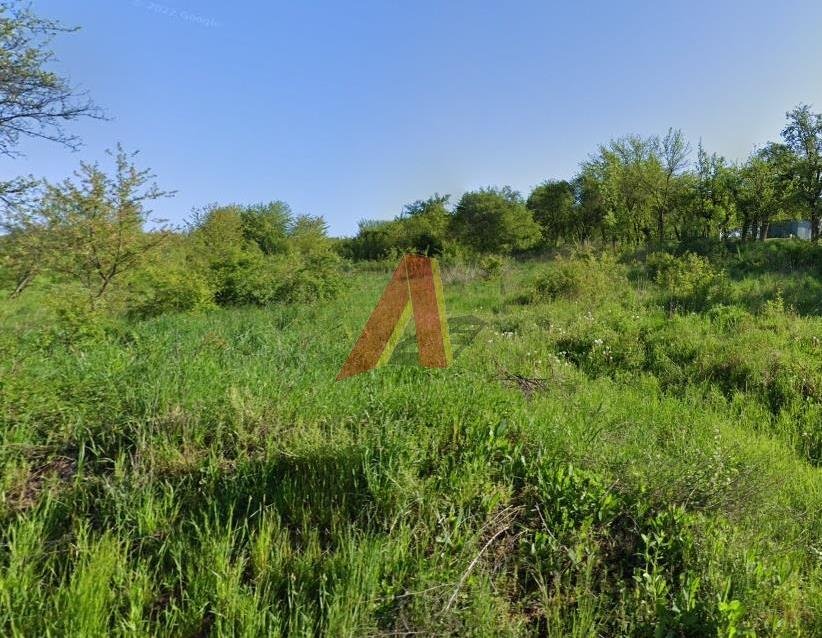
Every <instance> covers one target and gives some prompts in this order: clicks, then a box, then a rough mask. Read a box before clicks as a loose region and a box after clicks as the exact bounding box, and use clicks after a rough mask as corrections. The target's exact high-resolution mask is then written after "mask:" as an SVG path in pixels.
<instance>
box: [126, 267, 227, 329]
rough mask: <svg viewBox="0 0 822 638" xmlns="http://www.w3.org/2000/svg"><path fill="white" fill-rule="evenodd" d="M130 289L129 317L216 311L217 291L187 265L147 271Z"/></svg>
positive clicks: (137, 278) (139, 275) (144, 271)
mask: <svg viewBox="0 0 822 638" xmlns="http://www.w3.org/2000/svg"><path fill="white" fill-rule="evenodd" d="M129 288H130V292H129V299H128V300H127V302H126V304H127V314H129V315H130V316H132V317H135V318H140V319H146V318H149V317H156V316H158V315H162V314H166V313H170V312H186V311H191V310H207V309H209V308H212V307H214V292H215V291H214V288H213V287H212V286H211V284H210V283H209V281H208V279H207V278H206V277H205V275H204V274H203V273H201V272H199V271H197V270H195V269H192V268H190V267H186V266H185V264H179V263H169V264H167V265H166V266H165V267H163V266H160V265H157V266H154V267H152V268H148V269H145V270H143V271H141V272H139V273H138V274H137V275H136V276H135V278H134V280H133V281H132V282H131V283H130V286H129Z"/></svg>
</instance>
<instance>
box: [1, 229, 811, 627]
mask: <svg viewBox="0 0 822 638" xmlns="http://www.w3.org/2000/svg"><path fill="white" fill-rule="evenodd" d="M821 257H822V252H820V249H819V248H815V247H813V246H812V245H810V244H806V243H802V242H792V241H771V242H760V243H759V244H756V245H736V244H730V245H727V246H726V245H719V244H709V243H706V244H703V245H701V246H698V247H691V248H690V252H688V251H686V250H685V248H682V247H677V246H674V247H670V248H669V250H667V251H657V252H653V251H650V250H648V251H640V252H637V251H635V250H632V251H630V252H612V251H601V250H593V249H584V248H583V249H578V250H570V249H568V250H565V251H563V252H562V253H559V252H557V253H554V254H551V255H546V256H543V257H541V258H532V259H529V260H526V261H520V262H514V261H511V260H507V259H497V260H486V261H485V263H483V264H482V265H471V264H457V265H448V264H444V265H443V269H442V270H443V279H444V290H445V296H446V307H447V311H448V320H449V325H450V326H451V338H452V342H453V345H454V351H455V353H456V357H455V360H454V363H453V365H452V367H450V368H448V369H445V370H429V369H423V368H420V367H418V366H416V365H414V361H413V359H414V356H415V347H414V342H413V323H412V325H411V326H410V327H409V332H408V334H407V335H406V339H405V340H404V341H403V342H401V344H400V346H399V347H398V349H397V351H396V352H395V354H394V357H393V359H392V362H391V364H390V365H388V366H386V367H384V368H381V369H379V370H375V371H371V372H368V373H365V374H362V375H359V376H357V377H354V378H352V379H349V380H346V381H344V382H335V381H334V377H335V375H336V373H337V371H338V370H339V368H340V366H341V365H342V362H343V361H344V360H345V357H346V356H347V354H348V351H349V350H350V348H351V346H352V345H353V343H354V340H355V339H356V337H357V336H358V334H359V332H360V330H361V328H362V326H363V324H364V322H365V320H366V319H367V317H368V315H369V314H370V312H371V310H372V308H373V306H374V304H375V302H376V300H377V299H378V298H379V295H380V293H381V291H382V288H383V286H384V285H385V284H386V282H387V281H388V278H389V277H390V272H391V270H392V269H393V266H394V263H393V262H390V261H386V262H378V263H371V264H360V265H356V266H350V265H349V266H347V268H348V272H347V273H346V275H345V276H344V277H343V282H344V284H343V288H342V292H341V293H340V294H339V296H338V297H337V298H336V299H333V300H325V301H320V302H315V303H307V304H301V303H291V304H275V305H272V306H269V307H267V308H253V307H237V308H219V309H213V308H212V309H204V310H200V311H198V310H196V309H195V310H192V311H189V312H185V313H177V314H174V313H171V314H163V315H161V316H158V317H155V318H149V319H137V318H131V319H127V318H123V319H117V320H109V321H107V322H105V323H103V324H100V325H97V324H87V323H83V322H79V321H78V320H76V317H72V316H70V315H69V316H67V315H65V314H59V313H56V312H54V311H53V310H50V305H49V303H48V302H49V298H50V296H51V292H50V287H49V284H48V282H42V283H40V284H38V285H36V286H34V287H32V289H30V290H29V291H27V293H26V295H24V296H21V297H20V299H16V300H11V301H4V302H3V303H2V305H1V306H0V320H2V330H1V331H0V339H2V341H1V342H0V352H1V353H2V356H1V357H0V420H2V427H1V428H0V436H1V437H2V441H1V442H0V477H1V479H0V480H2V526H0V529H2V531H1V532H0V534H2V547H0V633H2V634H3V635H10V636H14V635H16V636H47V635H74V636H104V635H115V636H117V635H119V636H202V635H206V634H213V635H236V636H261V635H269V636H278V635H282V636H285V635H288V636H313V635H328V636H417V635H425V636H429V635H438V636H439V635H452V636H617V635H630V636H723V637H727V638H731V637H733V636H753V635H775V636H815V635H820V634H822V489H821V488H822V475H821V474H820V469H819V466H820V463H822V319H820V312H822V295H820V288H821V287H822V286H821V285H820V263H822V260H821V259H820V258H821Z"/></svg>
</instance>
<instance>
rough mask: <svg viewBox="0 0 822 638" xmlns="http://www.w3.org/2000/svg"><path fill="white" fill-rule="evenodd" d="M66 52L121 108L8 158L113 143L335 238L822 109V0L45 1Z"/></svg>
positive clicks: (181, 203)
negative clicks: (635, 139) (364, 223)
mask: <svg viewBox="0 0 822 638" xmlns="http://www.w3.org/2000/svg"><path fill="white" fill-rule="evenodd" d="M34 7H35V9H36V10H37V11H38V12H39V13H41V14H43V15H47V16H50V17H56V18H59V19H61V20H62V21H64V22H65V23H67V24H72V25H78V26H81V27H82V30H81V31H80V32H79V33H76V34H72V35H65V36H62V37H60V38H59V39H58V40H57V41H56V42H55V43H54V48H55V50H56V51H57V54H58V56H59V63H58V64H57V68H58V69H59V70H61V71H63V72H65V73H67V74H69V75H70V76H71V78H72V81H73V82H75V83H76V84H79V85H81V86H82V87H84V88H85V89H87V90H88V91H89V92H90V94H91V95H92V97H93V98H94V99H95V101H96V102H97V103H98V104H99V105H100V106H102V107H103V108H104V109H106V111H107V112H108V113H109V114H110V115H111V116H112V118H113V119H112V120H111V121H108V122H99V121H86V122H81V123H79V124H76V125H74V126H72V131H73V132H76V133H78V134H79V135H80V136H81V137H82V138H83V140H84V142H85V146H84V148H83V149H82V150H81V151H79V152H76V153H71V152H69V151H66V150H64V149H62V148H60V147H57V146H54V145H49V144H47V143H42V142H31V143H26V144H24V145H23V147H22V150H23V151H24V152H25V153H26V155H27V156H26V157H25V158H23V159H18V160H14V161H9V160H5V159H4V160H2V161H0V171H2V173H3V174H4V175H9V174H23V173H34V174H36V175H38V176H45V177H47V178H49V179H52V180H57V179H62V178H63V177H66V176H68V175H70V174H71V172H72V170H74V168H76V166H77V164H78V163H79V161H80V160H95V159H101V160H102V159H104V157H105V156H104V150H105V149H106V148H110V147H112V146H114V145H115V144H116V143H117V142H118V141H119V142H122V143H123V144H124V145H125V146H126V148H128V149H139V150H140V158H141V162H142V163H143V164H144V165H147V166H150V167H151V168H152V169H153V170H154V171H155V172H156V173H157V176H158V183H159V184H160V185H161V186H163V187H165V188H169V189H176V190H177V191H178V193H177V195H176V197H175V198H174V199H171V200H166V201H163V202H160V203H159V204H158V206H157V207H156V213H157V214H159V215H160V216H161V217H164V218H167V219H169V220H171V221H173V222H179V221H181V220H182V219H183V218H185V217H186V216H187V215H188V214H189V212H190V211H191V209H192V208H193V207H196V206H202V205H205V204H208V203H210V202H221V203H231V202H241V203H252V202H257V201H264V200H270V199H282V200H285V201H287V202H289V203H290V204H291V206H292V208H293V209H294V210H295V211H296V212H299V213H302V212H306V213H311V214H320V215H323V216H324V217H325V218H326V220H327V221H328V222H329V224H330V227H331V231H332V233H334V234H337V235H345V234H352V233H353V232H355V230H356V223H357V221H358V220H359V219H361V218H364V217H367V218H390V217H392V216H393V215H395V214H396V213H398V212H399V211H400V210H401V208H402V206H403V204H405V203H407V202H409V201H412V200H414V199H418V198H422V197H426V196H428V195H429V194H431V193H434V192H440V193H450V194H452V195H453V196H458V195H459V194H461V193H462V192H464V191H465V190H468V189H472V188H476V187H479V186H486V185H503V184H510V185H511V186H513V187H514V188H516V189H518V190H521V191H523V192H526V193H527V191H528V190H529V189H530V188H531V187H533V186H534V185H535V184H537V183H539V182H541V181H542V180H544V179H546V178H561V177H570V176H571V175H572V174H573V173H574V172H575V170H576V169H577V167H578V165H579V162H580V161H582V160H584V159H585V158H586V157H587V155H588V153H590V152H592V151H594V150H595V148H596V146H597V144H599V143H601V142H605V141H607V140H608V139H610V138H612V137H617V136H620V135H624V134H626V133H641V134H652V133H661V132H664V131H665V130H667V128H668V127H669V126H674V127H678V128H682V129H683V131H684V132H685V134H686V135H687V136H688V137H689V139H691V140H692V142H693V144H694V146H695V145H696V142H697V141H698V140H699V139H700V138H701V139H702V141H703V143H704V144H705V146H706V148H707V149H708V150H709V151H717V152H719V153H721V154H724V155H726V156H727V157H729V158H742V157H744V156H745V155H746V154H747V153H748V152H749V151H750V150H751V148H752V147H753V145H754V144H762V143H764V142H766V141H767V140H769V139H775V138H777V136H778V134H779V130H780V129H781V127H782V123H783V121H784V113H785V111H786V110H788V109H789V108H791V107H792V106H793V105H795V104H797V103H799V102H806V103H810V104H813V105H815V107H816V108H817V110H819V109H821V108H822V36H821V35H820V30H819V25H820V24H822V2H818V0H815V1H808V2H778V3H777V2H773V1H770V2H758V1H757V2H719V1H716V2H678V3H668V2H614V1H611V2H571V1H566V2H547V1H544V2H505V3H503V2H421V1H415V2H373V3H365V2H356V3H354V2H352V3H342V2H340V3H330V2H322V3H321V2H299V1H292V2H287V3H277V2H225V1H223V2H215V1H210V0H208V1H201V2H192V1H186V0H163V1H162V2H153V1H151V0H71V1H70V2H66V1H65V0H39V1H35V2H34Z"/></svg>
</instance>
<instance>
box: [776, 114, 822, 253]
mask: <svg viewBox="0 0 822 638" xmlns="http://www.w3.org/2000/svg"><path fill="white" fill-rule="evenodd" d="M786 117H787V120H788V123H787V125H786V126H785V128H784V129H782V139H783V140H784V141H785V144H786V146H787V147H788V148H789V149H790V150H791V151H792V152H793V153H794V155H796V166H795V171H796V177H797V183H796V187H797V192H798V194H799V197H800V199H801V200H802V201H803V203H804V205H805V208H806V210H807V213H808V215H809V217H810V220H811V240H812V241H814V242H816V241H819V232H820V228H819V221H820V208H822V114H819V113H812V112H811V109H810V107H809V106H808V105H806V104H801V105H799V106H797V107H796V108H794V109H793V110H792V111H789V112H788V113H786Z"/></svg>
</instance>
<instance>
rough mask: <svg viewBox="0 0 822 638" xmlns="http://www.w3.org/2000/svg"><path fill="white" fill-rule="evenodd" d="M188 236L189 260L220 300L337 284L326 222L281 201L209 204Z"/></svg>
mask: <svg viewBox="0 0 822 638" xmlns="http://www.w3.org/2000/svg"><path fill="white" fill-rule="evenodd" d="M191 240H192V242H193V249H192V256H191V260H190V261H191V262H192V263H194V264H196V265H197V267H198V268H199V269H201V271H202V272H203V273H204V276H205V277H206V279H207V281H208V285H209V286H210V287H211V288H212V289H213V290H214V301H215V302H216V303H218V304H220V305H237V304H254V305H269V304H272V303H278V302H286V303H288V302H294V301H313V300H318V299H327V298H330V297H332V296H334V295H335V294H336V292H337V291H338V290H339V288H340V285H341V279H340V276H339V259H338V258H337V257H336V255H335V253H334V252H333V249H332V246H331V243H330V242H329V240H328V238H327V235H326V225H325V222H324V221H323V220H322V219H321V218H315V217H309V216H298V217H293V216H291V214H290V212H289V211H288V209H287V207H286V206H285V205H284V204H282V203H281V202H274V203H273V204H269V205H257V206H252V207H245V208H244V207H240V206H228V207H214V208H212V209H210V210H209V211H207V212H206V214H205V215H203V216H202V218H201V219H200V220H198V223H197V226H196V228H195V230H194V231H193V233H192V238H191Z"/></svg>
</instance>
